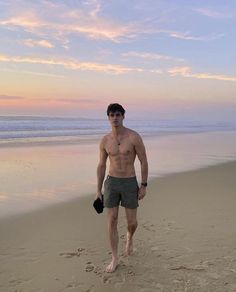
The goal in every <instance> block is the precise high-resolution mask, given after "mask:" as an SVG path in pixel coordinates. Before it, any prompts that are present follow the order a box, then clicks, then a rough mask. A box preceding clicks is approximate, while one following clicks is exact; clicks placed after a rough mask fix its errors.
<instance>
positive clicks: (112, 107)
mask: <svg viewBox="0 0 236 292" xmlns="http://www.w3.org/2000/svg"><path fill="white" fill-rule="evenodd" d="M115 112H120V113H121V114H122V116H123V115H124V114H125V109H124V108H123V106H122V105H120V104H119V103H111V104H109V105H108V107H107V115H108V116H109V114H110V113H115Z"/></svg>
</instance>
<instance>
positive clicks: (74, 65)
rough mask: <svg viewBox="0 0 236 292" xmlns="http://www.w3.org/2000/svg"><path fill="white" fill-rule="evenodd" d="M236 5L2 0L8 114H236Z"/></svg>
mask: <svg viewBox="0 0 236 292" xmlns="http://www.w3.org/2000/svg"><path fill="white" fill-rule="evenodd" d="M235 20H236V2H235V1H209V0H206V1H181V0H180V1H159V0H156V1H154V0H147V1H135V0H134V1H123V0H122V1H114V0H113V1H102V0H87V1H75V0H74V1H48V0H44V1H17V0H16V1H11V0H10V1H0V42H1V47H0V85H1V89H0V104H1V107H0V114H42V115H45V114H47V115H48V114H50V115H82V114H83V115H84V116H86V115H88V116H90V115H92V116H94V115H98V116H99V115H100V114H101V113H102V112H103V111H104V107H106V106H107V104H108V103H110V102H116V101H118V102H121V103H123V104H124V105H125V106H126V107H128V108H130V112H131V114H132V115H135V114H136V113H137V112H138V113H141V112H142V113H143V112H144V116H149V115H150V114H155V113H158V115H159V116H161V117H165V116H168V117H175V116H180V115H182V116H186V117H196V118H197V117H199V114H200V113H201V115H202V117H203V118H206V119H207V118H213V119H230V120H232V119H234V116H235V113H236V100H235V96H236V72H235V68H236V64H235V63H236V61H235V60H236V58H235V57H236V56H235V42H236V34H235V33H236V32H235V30H236V21H235Z"/></svg>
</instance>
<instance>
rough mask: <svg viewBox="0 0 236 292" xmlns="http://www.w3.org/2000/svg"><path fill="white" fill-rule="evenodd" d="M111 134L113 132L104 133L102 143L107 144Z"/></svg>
mask: <svg viewBox="0 0 236 292" xmlns="http://www.w3.org/2000/svg"><path fill="white" fill-rule="evenodd" d="M110 136H111V133H108V134H106V135H104V136H103V137H102V139H101V144H105V143H106V142H107V141H108V139H109V137H110Z"/></svg>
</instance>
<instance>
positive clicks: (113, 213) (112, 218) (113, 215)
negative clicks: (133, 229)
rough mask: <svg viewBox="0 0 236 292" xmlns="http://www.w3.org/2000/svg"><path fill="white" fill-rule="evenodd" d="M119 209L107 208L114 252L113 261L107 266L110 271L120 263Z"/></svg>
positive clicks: (112, 250)
mask: <svg viewBox="0 0 236 292" xmlns="http://www.w3.org/2000/svg"><path fill="white" fill-rule="evenodd" d="M118 211H119V207H115V208H107V216H108V233H109V240H110V245H111V252H112V259H111V263H110V264H109V265H108V266H107V268H106V272H108V273H112V272H114V271H115V269H116V267H117V265H118V242H119V237H118V231H117V223H118Z"/></svg>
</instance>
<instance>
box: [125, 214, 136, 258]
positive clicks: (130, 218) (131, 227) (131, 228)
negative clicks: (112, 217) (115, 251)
mask: <svg viewBox="0 0 236 292" xmlns="http://www.w3.org/2000/svg"><path fill="white" fill-rule="evenodd" d="M125 212H126V218H127V224H128V232H127V239H126V240H127V241H126V247H125V253H126V255H130V254H131V253H132V252H133V235H134V232H135V230H136V229H137V226H138V222H137V209H128V208H125Z"/></svg>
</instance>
